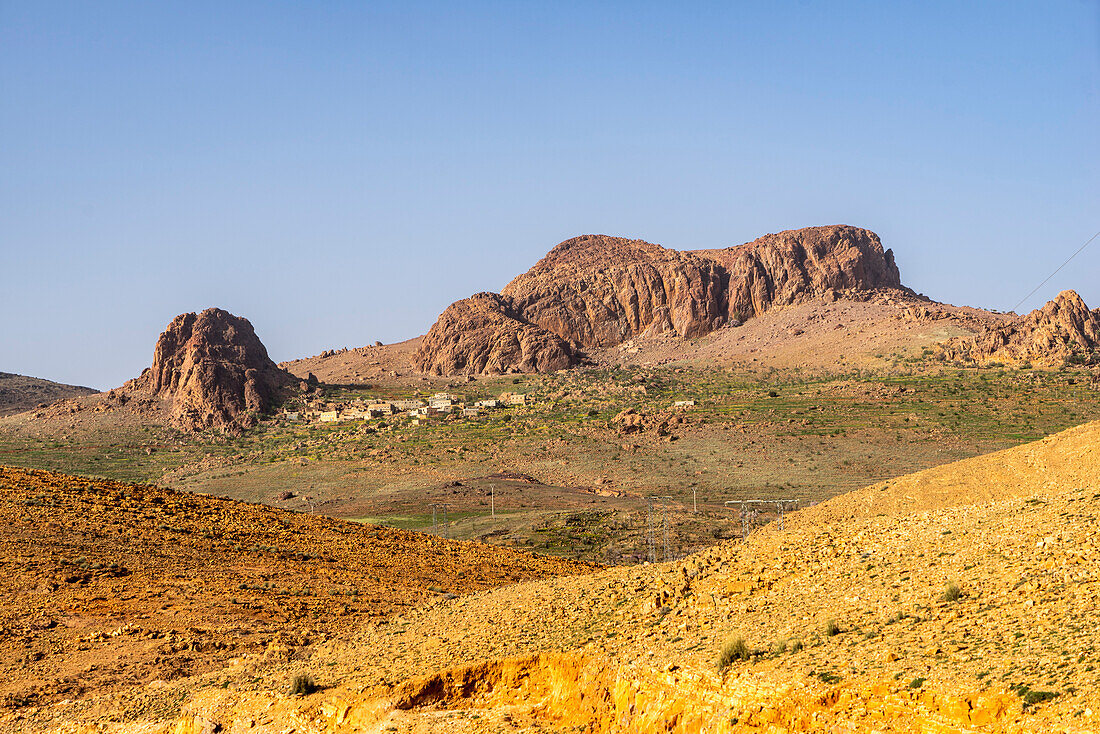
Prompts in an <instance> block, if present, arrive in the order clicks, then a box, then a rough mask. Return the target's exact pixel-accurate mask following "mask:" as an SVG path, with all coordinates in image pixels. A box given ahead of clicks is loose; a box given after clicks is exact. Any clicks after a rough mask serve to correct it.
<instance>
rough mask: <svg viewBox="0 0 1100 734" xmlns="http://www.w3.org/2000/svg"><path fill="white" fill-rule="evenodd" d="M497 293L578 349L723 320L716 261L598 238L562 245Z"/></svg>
mask: <svg viewBox="0 0 1100 734" xmlns="http://www.w3.org/2000/svg"><path fill="white" fill-rule="evenodd" d="M503 295H505V296H507V297H509V298H511V299H512V302H513V303H514V304H515V308H516V310H517V311H519V312H520V313H522V314H523V316H524V318H526V319H527V320H528V321H530V322H531V323H534V324H538V325H539V326H542V327H543V328H545V329H548V330H550V331H552V332H554V333H555V334H557V335H558V336H560V337H562V338H563V339H568V340H570V341H573V342H576V343H577V344H580V345H582V346H585V347H610V346H614V345H616V344H620V343H622V342H624V341H626V340H628V339H630V338H632V337H634V336H637V335H640V334H646V333H660V332H665V331H671V332H673V333H675V334H677V335H678V336H684V337H692V336H698V335H700V334H706V333H707V332H709V331H711V330H712V329H714V328H715V327H716V326H718V325H720V324H722V323H724V320H725V315H726V283H725V273H724V271H723V269H722V268H721V267H720V266H719V265H718V264H717V263H715V262H713V261H711V260H707V259H704V258H701V257H696V256H695V255H693V254H691V253H684V252H677V251H676V250H668V249H665V248H664V247H661V246H660V245H654V244H651V243H649V242H643V241H642V240H626V239H622V238H620V237H604V236H601V235H588V236H584V237H576V238H574V239H571V240H567V241H565V242H563V243H561V244H560V245H558V246H557V247H555V248H554V249H553V250H551V251H550V254H548V255H547V256H546V257H544V258H543V259H542V260H540V261H539V262H538V263H537V264H536V265H535V267H533V268H531V269H530V270H528V271H527V272H526V273H524V274H523V275H520V276H519V277H517V278H516V279H515V280H513V281H512V282H511V283H509V284H508V285H507V286H506V287H505V288H504V291H503Z"/></svg>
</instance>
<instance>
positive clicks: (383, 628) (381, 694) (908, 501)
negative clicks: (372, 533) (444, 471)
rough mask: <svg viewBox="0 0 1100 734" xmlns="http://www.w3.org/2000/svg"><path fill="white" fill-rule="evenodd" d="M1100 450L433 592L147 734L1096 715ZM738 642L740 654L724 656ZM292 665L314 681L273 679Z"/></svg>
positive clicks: (1046, 449)
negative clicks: (646, 562) (457, 592)
mask: <svg viewBox="0 0 1100 734" xmlns="http://www.w3.org/2000/svg"><path fill="white" fill-rule="evenodd" d="M1098 450H1100V423H1093V424H1088V425H1085V426H1081V427H1078V428H1075V429H1072V430H1070V431H1066V432H1064V433H1062V434H1059V435H1057V436H1053V437H1050V438H1048V439H1045V440H1043V441H1039V442H1036V443H1032V444H1028V445H1025V446H1021V447H1018V448H1015V449H1011V450H1008V451H1004V452H1000V453H997V454H991V455H988V456H984V457H979V458H976V459H970V460H967V461H963V462H958V463H956V464H952V465H949V466H945V467H940V468H937V469H932V470H929V471H926V472H922V473H919V474H915V475H912V476H908V477H903V478H900V479H896V480H891V481H889V482H884V483H881V484H878V485H873V486H871V487H867V488H864V489H862V490H859V491H857V492H853V493H851V494H849V495H845V496H842V497H838V498H836V499H834V500H831V501H829V502H827V503H824V504H822V505H820V506H818V507H814V508H809V509H806V510H803V511H801V512H799V513H797V514H795V515H794V516H791V517H789V518H788V523H787V526H786V529H785V530H783V531H780V530H778V529H777V528H775V527H769V528H767V529H765V530H763V531H761V532H759V533H757V534H755V535H753V536H751V537H750V539H749V540H748V542H745V543H741V542H730V543H726V544H724V545H722V546H718V547H715V548H711V549H709V550H707V551H704V552H702V553H700V554H697V555H695V556H691V557H688V558H686V559H683V560H682V561H678V562H673V563H667V564H659V565H650V566H643V567H631V568H615V569H608V570H605V571H603V572H600V573H597V574H593V575H588V576H581V577H576V578H553V579H548V580H542V581H530V582H524V583H519V584H515V585H512V586H508V587H504V588H499V589H493V590H488V591H483V592H479V593H476V594H474V595H471V596H466V597H460V598H457V599H452V600H443V599H441V600H438V601H436V602H434V603H432V604H430V605H427V606H422V607H418V608H416V609H414V610H410V611H408V612H406V613H404V614H403V615H402V616H400V617H396V618H390V619H386V620H380V621H378V622H376V623H374V624H372V625H370V626H369V627H368V628H366V629H365V631H363V632H362V633H359V634H357V635H355V636H353V637H349V638H344V639H340V640H332V641H329V642H327V643H324V644H321V645H317V646H314V647H311V648H310V649H309V651H308V655H299V656H298V657H297V659H290V660H288V659H281V660H270V659H268V660H261V659H259V658H258V657H255V656H253V657H247V656H246V657H244V658H241V659H239V660H237V661H235V663H234V664H233V665H231V666H230V667H228V668H226V669H224V670H221V671H218V672H217V673H214V674H209V675H207V676H205V677H203V678H201V679H191V680H189V681H185V682H181V683H180V686H181V689H180V690H181V697H185V698H186V701H185V703H184V704H183V707H182V715H181V716H180V718H178V719H176V720H175V721H173V722H164V721H161V722H158V721H155V720H153V719H149V720H148V721H147V722H146V725H147V727H148V728H147V729H145V730H148V731H158V730H159V731H172V730H174V731H177V732H179V733H180V734H191V733H195V734H197V733H198V732H203V731H224V732H239V731H250V732H276V731H277V732H286V731H291V730H293V731H296V732H376V731H379V732H380V731H397V732H426V731H447V732H451V731H454V732H475V731H500V732H511V731H556V730H567V731H590V732H635V731H662V732H663V731H671V732H700V731H707V732H734V731H737V732H740V731H758V732H790V731H822V732H826V731H828V732H836V731H840V732H845V731H851V732H872V731H899V732H900V731H905V732H908V731H927V732H966V731H989V732H1025V731H1026V732H1048V731H1060V732H1077V731H1082V732H1083V731H1093V730H1094V729H1100V726H1098V725H1097V724H1096V723H1094V722H1096V718H1097V717H1098V716H1100V694H1098V691H1100V669H1098V668H1100V660H1098V657H1100V632H1098V630H1100V604H1098V603H1097V602H1098V599H1097V596H1098V591H1100V567H1098V566H1097V560H1098V559H1100V540H1098V539H1097V536H1096V527H1097V516H1098V515H1100V461H1098V460H1097V459H1098V454H1097V452H1098ZM735 637H742V638H743V639H744V642H745V643H746V648H747V652H748V655H747V658H748V659H746V660H735V661H733V662H732V663H731V664H729V665H728V667H726V668H725V669H724V670H723V671H721V672H719V671H718V670H717V668H716V665H715V661H716V658H717V656H718V652H719V649H720V648H721V646H722V644H723V643H724V642H725V641H727V640H729V639H731V638H735ZM296 673H310V674H312V675H314V676H315V677H316V678H317V681H318V683H319V684H320V685H321V690H319V691H318V692H316V693H313V694H311V695H307V696H301V697H299V696H292V695H290V694H289V692H288V690H287V681H288V680H289V678H290V677H291V676H292V675H294V674H296ZM92 723H95V724H101V725H103V727H104V728H105V729H110V728H112V726H113V725H112V724H111V717H110V715H109V714H108V713H105V714H104V716H103V717H102V718H101V719H99V720H98V721H96V722H92ZM135 725H136V724H131V725H129V726H130V727H133V726H135Z"/></svg>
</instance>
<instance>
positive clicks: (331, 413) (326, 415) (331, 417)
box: [319, 410, 340, 423]
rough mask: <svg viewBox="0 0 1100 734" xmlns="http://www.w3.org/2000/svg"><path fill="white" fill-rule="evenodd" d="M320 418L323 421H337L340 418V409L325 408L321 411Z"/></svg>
mask: <svg viewBox="0 0 1100 734" xmlns="http://www.w3.org/2000/svg"><path fill="white" fill-rule="evenodd" d="M319 420H320V421H321V422H322V423H335V422H336V421H338V420H340V411H338V410H325V411H322V412H321V416H320V418H319Z"/></svg>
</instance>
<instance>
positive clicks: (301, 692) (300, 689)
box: [290, 673, 317, 696]
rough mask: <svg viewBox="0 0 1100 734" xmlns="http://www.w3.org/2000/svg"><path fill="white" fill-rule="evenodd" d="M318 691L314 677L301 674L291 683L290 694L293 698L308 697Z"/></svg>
mask: <svg viewBox="0 0 1100 734" xmlns="http://www.w3.org/2000/svg"><path fill="white" fill-rule="evenodd" d="M316 690H317V683H316V681H314V680H313V677H312V676H309V675H306V674H305V673H299V674H298V675H296V676H294V678H293V679H292V680H291V681H290V694H291V695H292V696H308V695H309V694H311V693H313V692H314V691H316Z"/></svg>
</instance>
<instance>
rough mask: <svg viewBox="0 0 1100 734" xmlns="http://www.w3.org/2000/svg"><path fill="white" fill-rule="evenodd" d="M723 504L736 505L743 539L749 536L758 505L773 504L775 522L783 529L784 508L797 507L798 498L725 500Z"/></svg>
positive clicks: (755, 518) (795, 508)
mask: <svg viewBox="0 0 1100 734" xmlns="http://www.w3.org/2000/svg"><path fill="white" fill-rule="evenodd" d="M725 505H726V506H727V507H729V506H730V505H737V506H738V509H739V510H740V514H741V539H742V540H745V539H746V538H748V537H749V532H751V527H750V524H755V522H756V520H757V516H758V515H759V511H758V510H757V509H756V508H757V507H758V506H760V505H775V515H776V524H777V525H778V526H779V529H780V530H783V529H784V522H783V515H784V512H785V510H787V509H792V510H797V509H798V500H797V499H789V500H726V502H725Z"/></svg>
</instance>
